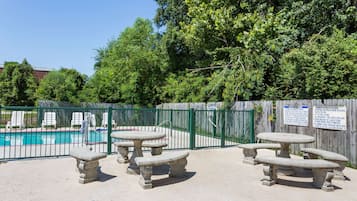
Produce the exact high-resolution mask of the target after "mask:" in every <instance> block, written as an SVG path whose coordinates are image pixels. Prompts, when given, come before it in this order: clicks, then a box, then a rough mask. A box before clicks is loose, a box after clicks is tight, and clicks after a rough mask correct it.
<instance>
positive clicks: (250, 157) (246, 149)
mask: <svg viewBox="0 0 357 201" xmlns="http://www.w3.org/2000/svg"><path fill="white" fill-rule="evenodd" d="M238 147H239V148H242V149H243V155H244V159H243V163H248V164H252V165H256V164H257V162H256V161H255V160H254V159H255V157H256V156H257V149H274V150H275V155H277V150H278V149H280V144H272V143H250V144H240V145H238Z"/></svg>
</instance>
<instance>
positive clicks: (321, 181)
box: [312, 169, 335, 191]
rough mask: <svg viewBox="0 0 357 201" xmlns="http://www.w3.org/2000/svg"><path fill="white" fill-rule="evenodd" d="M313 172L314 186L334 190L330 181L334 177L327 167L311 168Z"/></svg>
mask: <svg viewBox="0 0 357 201" xmlns="http://www.w3.org/2000/svg"><path fill="white" fill-rule="evenodd" d="M312 174H313V185H314V186H315V187H318V188H321V189H322V190H324V191H333V190H335V188H334V186H333V185H332V183H331V180H332V179H333V177H334V173H333V172H332V171H331V170H328V169H312Z"/></svg>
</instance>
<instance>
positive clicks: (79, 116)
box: [71, 112, 83, 128]
mask: <svg viewBox="0 0 357 201" xmlns="http://www.w3.org/2000/svg"><path fill="white" fill-rule="evenodd" d="M82 122H83V113H82V112H73V113H72V120H71V128H73V126H81V125H82Z"/></svg>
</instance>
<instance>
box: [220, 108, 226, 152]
mask: <svg viewBox="0 0 357 201" xmlns="http://www.w3.org/2000/svg"><path fill="white" fill-rule="evenodd" d="M221 116H222V129H221V147H225V140H226V110H222V111H221Z"/></svg>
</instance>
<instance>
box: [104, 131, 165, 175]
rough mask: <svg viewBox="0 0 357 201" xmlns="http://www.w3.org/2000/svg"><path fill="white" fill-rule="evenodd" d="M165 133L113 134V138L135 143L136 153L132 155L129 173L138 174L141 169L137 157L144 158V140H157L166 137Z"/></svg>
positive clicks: (128, 132) (132, 132) (125, 132)
mask: <svg viewBox="0 0 357 201" xmlns="http://www.w3.org/2000/svg"><path fill="white" fill-rule="evenodd" d="M165 136H166V134H164V133H157V132H150V131H117V132H113V133H112V134H111V137H112V138H117V139H123V140H132V141H133V142H134V151H133V154H132V155H131V158H130V162H129V167H128V169H127V172H128V173H130V174H138V173H139V168H138V166H137V165H136V163H135V158H136V157H142V156H143V150H142V143H143V141H144V140H156V139H161V138H163V137H165Z"/></svg>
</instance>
